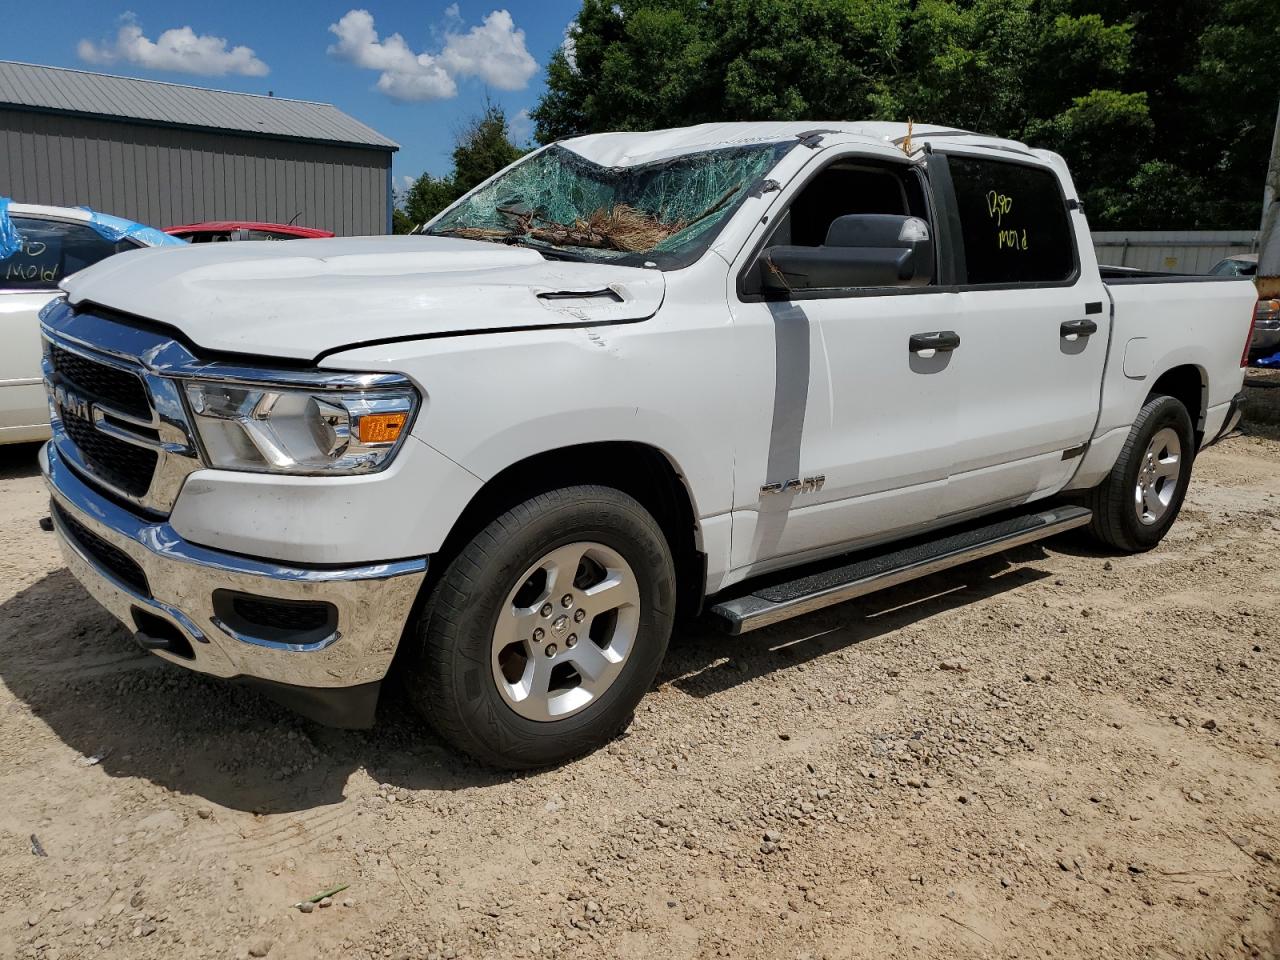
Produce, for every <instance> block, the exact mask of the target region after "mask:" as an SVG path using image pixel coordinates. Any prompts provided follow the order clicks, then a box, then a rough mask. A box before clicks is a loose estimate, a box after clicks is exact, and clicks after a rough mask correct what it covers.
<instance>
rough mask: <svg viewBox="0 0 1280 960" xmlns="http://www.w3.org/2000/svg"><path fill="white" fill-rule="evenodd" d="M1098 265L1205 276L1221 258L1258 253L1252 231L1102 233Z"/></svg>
mask: <svg viewBox="0 0 1280 960" xmlns="http://www.w3.org/2000/svg"><path fill="white" fill-rule="evenodd" d="M1093 247H1094V249H1095V250H1096V251H1097V252H1098V262H1099V263H1102V264H1106V265H1107V266H1110V267H1137V268H1138V269H1139V270H1169V271H1174V272H1177V273H1208V272H1209V271H1210V270H1211V269H1212V268H1213V265H1214V264H1215V263H1217V262H1218V261H1219V260H1221V259H1222V258H1223V257H1229V256H1232V255H1233V254H1237V253H1257V252H1258V232H1257V231H1256V230H1102V231H1097V232H1095V233H1094V235H1093Z"/></svg>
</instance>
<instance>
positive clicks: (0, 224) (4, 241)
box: [0, 197, 22, 260]
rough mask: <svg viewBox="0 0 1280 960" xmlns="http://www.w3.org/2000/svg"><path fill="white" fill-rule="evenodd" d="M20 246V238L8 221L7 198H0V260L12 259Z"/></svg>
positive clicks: (11, 223)
mask: <svg viewBox="0 0 1280 960" xmlns="http://www.w3.org/2000/svg"><path fill="white" fill-rule="evenodd" d="M21 246H22V238H21V237H20V236H18V231H17V229H16V228H15V227H14V225H13V221H12V220H10V219H9V198H8V197H0V260H5V259H7V258H9V257H12V256H13V255H14V254H15V253H17V252H18V248H19V247H21Z"/></svg>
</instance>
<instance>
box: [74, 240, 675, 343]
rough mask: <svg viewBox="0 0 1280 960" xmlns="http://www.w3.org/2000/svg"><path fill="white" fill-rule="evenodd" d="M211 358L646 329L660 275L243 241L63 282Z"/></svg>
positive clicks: (367, 247) (480, 245) (141, 257)
mask: <svg viewBox="0 0 1280 960" xmlns="http://www.w3.org/2000/svg"><path fill="white" fill-rule="evenodd" d="M62 288H63V289H64V290H65V291H66V292H67V295H68V297H69V298H70V300H71V303H72V304H79V303H82V302H88V303H93V304H97V305H99V306H102V307H107V308H109V309H112V310H118V311H121V312H123V313H129V314H134V315H135V316H138V317H142V318H144V319H148V320H154V321H157V322H159V323H163V324H165V325H167V326H170V327H173V328H175V329H177V330H178V331H180V332H181V333H182V334H183V335H184V336H185V337H186V338H187V339H188V340H190V341H191V342H192V343H193V344H195V345H196V346H198V347H204V348H206V349H209V350H218V351H227V352H232V353H246V354H254V355H258V356H267V357H271V356H274V357H287V358H291V359H298V360H312V359H314V358H316V357H317V356H319V355H320V354H322V353H327V352H331V351H333V350H336V349H338V348H339V347H344V346H348V345H350V344H356V343H367V342H369V341H385V340H409V339H413V338H415V337H430V336H441V335H448V334H463V333H477V332H483V331H485V330H509V329H511V328H529V327H547V326H574V325H579V324H583V323H605V322H617V321H626V320H643V319H645V318H647V317H651V316H653V314H654V313H656V312H657V310H658V307H659V306H661V304H662V298H663V295H664V293H665V291H666V283H665V280H664V279H663V276H662V273H661V272H660V271H658V270H652V269H642V268H638V267H621V266H612V265H609V264H589V263H575V262H570V261H565V260H546V259H544V258H543V257H542V255H541V254H539V253H537V252H536V251H534V250H529V249H525V248H522V247H509V246H503V245H500V244H495V243H486V242H483V241H479V240H461V239H455V238H451V237H351V238H343V239H333V240H289V241H285V242H271V241H256V242H255V241H242V242H238V243H206V244H195V245H192V246H190V247H183V248H179V247H160V248H155V249H150V250H137V251H132V252H130V253H124V254H118V255H117V256H114V257H109V258H108V259H106V260H103V261H102V262H101V263H99V264H97V265H96V266H93V267H90V268H89V269H87V270H83V271H81V272H80V273H77V274H75V275H74V276H72V277H69V278H67V279H66V280H65V281H63V284H62Z"/></svg>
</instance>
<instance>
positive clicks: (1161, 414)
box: [1086, 395, 1195, 553]
mask: <svg viewBox="0 0 1280 960" xmlns="http://www.w3.org/2000/svg"><path fill="white" fill-rule="evenodd" d="M1194 457H1195V432H1194V430H1193V429H1192V426H1191V417H1190V416H1189V415H1188V414H1187V408H1186V407H1184V406H1183V405H1182V402H1181V401H1180V400H1177V399H1175V398H1174V397H1168V396H1163V395H1157V396H1153V397H1151V398H1150V399H1148V400H1147V402H1146V403H1145V404H1144V405H1143V407H1142V410H1141V411H1139V413H1138V416H1137V417H1136V418H1135V419H1134V422H1133V428H1132V429H1131V430H1130V432H1129V437H1128V439H1127V440H1126V441H1125V444H1124V447H1123V448H1122V449H1121V451H1120V456H1119V457H1118V458H1117V460H1116V463H1115V466H1114V467H1112V468H1111V472H1110V473H1109V474H1107V478H1106V479H1105V480H1103V481H1102V483H1100V484H1098V486H1096V487H1094V488H1093V489H1092V490H1091V491H1089V494H1088V498H1087V504H1086V505H1087V506H1089V507H1090V508H1092V510H1093V521H1092V523H1091V524H1090V527H1089V530H1090V532H1091V533H1092V534H1093V536H1094V537H1095V538H1096V539H1098V540H1101V541H1102V542H1103V543H1105V544H1107V545H1108V546H1111V547H1115V548H1116V549H1118V550H1124V551H1127V552H1130V553H1136V552H1140V551H1143V550H1150V549H1151V548H1152V547H1154V546H1155V545H1156V544H1157V543H1159V542H1160V541H1161V540H1162V539H1163V538H1164V535H1165V534H1166V533H1167V532H1168V531H1169V528H1170V527H1171V526H1173V522H1174V520H1176V519H1177V518H1178V512H1179V511H1180V510H1181V509H1182V501H1183V498H1184V497H1185V496H1186V494H1187V484H1188V483H1189V481H1190V480H1191V464H1192V461H1193V459H1194Z"/></svg>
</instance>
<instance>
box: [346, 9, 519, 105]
mask: <svg viewBox="0 0 1280 960" xmlns="http://www.w3.org/2000/svg"><path fill="white" fill-rule="evenodd" d="M444 19H445V24H446V29H445V32H444V44H443V47H442V48H441V50H440V52H439V53H435V54H432V53H427V52H426V51H423V52H421V53H416V52H414V50H413V49H412V48H411V47H410V46H409V44H408V43H407V42H406V41H405V39H404V37H402V36H401V35H400V34H398V33H393V34H391V35H390V36H388V37H386V38H385V39H379V37H378V31H377V30H376V29H375V28H374V23H373V15H372V14H371V13H369V11H368V10H349V11H348V12H347V13H346V14H345V15H344V16H343V17H342V19H341V20H339V21H338V22H337V23H334V24H330V25H329V32H330V33H332V34H333V35H334V36H335V37H337V38H338V42H337V43H335V44H333V45H331V46H330V47H329V54H330V55H331V56H334V57H337V58H338V59H340V60H346V61H347V62H348V63H353V64H355V65H356V66H358V67H363V68H364V69H366V70H377V71H379V77H378V89H379V90H381V91H382V92H383V93H385V94H386V95H387V96H389V97H392V98H394V99H396V100H443V99H447V98H449V97H453V96H456V95H457V93H458V84H457V80H458V78H459V77H477V78H479V79H481V80H483V81H485V82H486V83H488V84H490V85H492V86H494V87H497V88H498V89H500V90H519V89H521V88H523V87H525V86H527V85H528V83H529V78H530V77H532V76H533V75H534V74H535V73H537V71H538V64H537V61H535V60H534V59H533V57H532V56H530V55H529V51H528V49H527V48H526V47H525V34H524V31H523V30H520V29H518V28H517V27H516V25H515V22H514V21H513V20H512V19H511V14H510V13H508V12H507V11H506V10H494V11H493V12H492V13H490V14H489V15H488V16H486V17H485V18H484V21H483V22H482V23H481V24H480V25H479V26H475V27H472V28H471V29H470V30H468V31H466V32H465V33H464V32H461V28H462V18H461V14H460V13H459V11H458V5H457V4H456V3H454V4H450V5H449V6H448V7H447V8H446V9H445V13H444Z"/></svg>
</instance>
